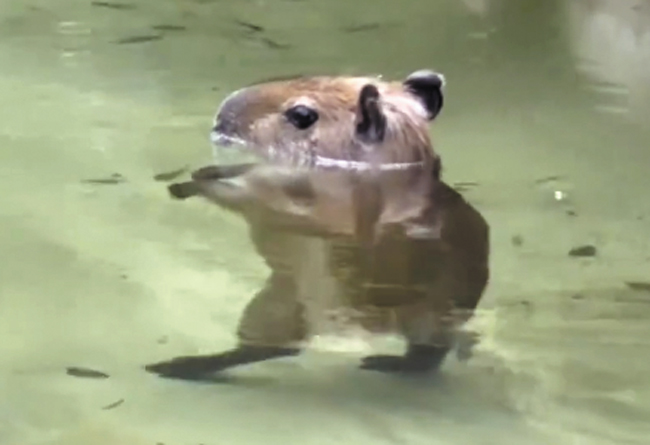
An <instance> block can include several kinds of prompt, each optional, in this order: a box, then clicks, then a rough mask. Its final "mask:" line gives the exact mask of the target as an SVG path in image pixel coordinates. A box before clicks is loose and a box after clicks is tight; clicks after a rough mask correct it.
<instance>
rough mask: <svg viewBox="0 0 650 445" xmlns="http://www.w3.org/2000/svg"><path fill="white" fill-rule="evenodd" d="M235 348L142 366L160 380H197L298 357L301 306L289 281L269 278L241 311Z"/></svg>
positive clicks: (303, 334) (281, 277) (302, 330)
mask: <svg viewBox="0 0 650 445" xmlns="http://www.w3.org/2000/svg"><path fill="white" fill-rule="evenodd" d="M237 334H238V337H239V345H238V346H237V347H235V348H233V349H230V350H227V351H224V352H220V353H217V354H210V355H196V356H182V357H176V358H173V359H171V360H168V361H164V362H159V363H154V364H150V365H147V366H145V369H146V370H147V371H148V372H151V373H154V374H158V375H160V376H162V377H169V378H177V379H185V380H201V379H203V378H205V377H206V376H208V375H209V374H213V373H216V372H219V371H224V370H226V369H228V368H233V367H236V366H241V365H247V364H252V363H256V362H261V361H265V360H270V359H274V358H280V357H287V356H292V355H297V354H299V353H300V348H299V346H298V344H299V343H300V342H301V341H302V340H304V338H305V337H306V329H305V323H304V320H303V311H302V305H301V304H300V303H299V302H298V301H297V298H296V293H295V287H294V284H293V280H291V279H290V277H287V276H284V275H274V276H272V277H270V278H269V279H268V281H267V283H266V285H265V286H264V288H263V289H262V290H261V291H260V292H258V293H257V295H255V297H254V298H253V299H252V300H251V301H250V303H248V305H247V306H246V308H245V309H244V314H243V316H242V318H241V320H240V323H239V328H238V332H237Z"/></svg>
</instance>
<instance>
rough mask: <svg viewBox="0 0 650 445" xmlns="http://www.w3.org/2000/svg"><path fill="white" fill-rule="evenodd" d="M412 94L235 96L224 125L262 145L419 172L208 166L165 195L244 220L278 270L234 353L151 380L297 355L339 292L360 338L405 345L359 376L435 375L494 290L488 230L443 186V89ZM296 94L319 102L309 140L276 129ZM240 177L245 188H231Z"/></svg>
mask: <svg viewBox="0 0 650 445" xmlns="http://www.w3.org/2000/svg"><path fill="white" fill-rule="evenodd" d="M415 80H416V81H417V82H425V83H426V82H435V81H436V79H435V78H426V77H425V78H419V79H415ZM411 87H412V85H410V84H409V82H408V79H407V80H406V81H405V82H403V83H383V82H379V83H377V82H375V83H372V82H370V81H369V80H368V79H356V78H352V79H350V78H306V79H292V80H287V81H278V82H273V83H266V84H261V85H257V86H253V87H251V88H253V93H251V92H250V91H244V92H239V93H236V94H235V95H233V96H231V97H230V98H228V99H227V100H226V101H225V103H224V105H223V106H222V108H221V110H220V116H218V117H217V119H216V126H217V127H219V126H220V125H221V127H222V128H221V129H220V131H227V132H229V133H228V134H234V135H236V136H237V138H240V139H245V140H246V141H247V142H250V143H249V146H251V147H253V149H254V150H255V149H258V150H263V147H265V146H273V147H275V148H278V147H279V148H282V147H288V145H287V144H289V143H290V144H291V147H290V149H292V150H295V149H296V147H298V148H299V149H301V150H315V151H317V153H318V154H319V155H323V156H327V157H330V158H334V159H352V160H362V161H365V162H370V163H373V162H378V163H384V164H385V163H391V162H420V163H421V165H420V166H418V167H415V168H411V169H406V170H397V171H383V172H380V171H377V170H372V169H371V170H368V171H349V170H345V169H329V170H328V169H313V168H311V169H306V170H305V169H298V168H292V167H291V166H290V168H284V167H283V166H282V165H273V164H272V163H271V164H270V165H269V164H266V165H240V166H210V167H206V168H203V169H200V170H197V171H196V172H194V173H193V177H192V181H188V182H186V183H179V184H173V185H172V186H170V193H171V194H172V196H174V197H176V198H179V199H185V198H188V197H191V196H202V197H204V198H207V199H208V200H210V201H212V202H213V203H215V204H217V205H219V206H221V207H224V208H227V209H229V210H231V211H235V212H237V213H239V214H241V215H242V216H243V217H244V218H245V219H246V220H247V222H248V224H249V227H250V233H251V237H252V239H253V242H254V244H255V246H256V248H257V250H258V253H259V254H260V255H261V256H262V257H263V258H264V259H265V260H266V261H267V264H268V265H269V267H270V269H271V275H270V276H269V278H268V280H267V283H266V285H265V286H264V288H263V289H261V290H260V291H259V292H258V293H257V295H256V296H255V297H254V298H253V300H252V301H251V302H250V303H249V305H248V306H247V307H246V309H245V311H244V314H243V315H242V318H241V320H240V326H239V329H238V337H239V344H238V345H237V346H236V347H235V348H234V349H232V350H229V351H225V352H222V353H217V354H214V355H208V356H188V357H177V358H175V359H172V360H169V361H164V362H160V363H155V364H151V365H148V366H147V367H146V368H147V370H148V371H150V372H153V373H156V374H159V375H161V376H164V377H173V378H182V379H201V378H204V377H205V376H206V375H207V374H210V373H213V372H217V371H223V370H225V369H228V368H231V367H234V366H239V365H243V364H248V363H254V362H259V361H263V360H267V359H270V358H274V357H281V356H287V355H295V354H298V353H299V352H300V350H301V349H302V347H303V346H304V343H305V342H306V341H308V340H309V338H310V337H311V336H312V335H314V334H318V332H317V330H316V331H314V326H313V318H310V314H309V312H310V311H312V312H313V311H314V310H316V311H317V312H318V311H320V312H323V311H325V310H327V309H332V307H328V306H327V304H328V303H327V302H326V301H325V300H326V299H327V298H331V294H332V293H334V296H335V297H336V299H337V300H336V301H337V302H338V303H337V304H338V305H340V306H341V307H346V308H350V309H352V310H353V311H354V313H355V314H356V315H355V316H356V317H357V319H356V322H357V323H359V324H360V325H361V326H363V327H364V328H365V329H366V330H368V331H370V332H398V333H400V334H401V335H402V336H403V337H404V338H405V339H406V341H407V349H406V351H405V354H404V355H400V356H386V355H378V356H370V357H366V358H364V359H363V361H362V365H361V367H362V368H364V369H373V370H379V371H387V372H426V371H431V370H435V369H438V368H439V366H440V365H441V363H442V361H443V359H444V358H445V356H446V355H447V353H448V352H449V350H450V349H451V347H452V346H453V343H454V335H455V332H456V329H457V327H458V326H459V325H462V323H463V322H464V321H466V320H467V319H469V318H470V317H471V315H472V313H473V311H474V309H475V308H476V306H477V304H478V302H479V300H480V298H481V296H482V294H483V292H484V289H485V287H486V285H487V282H488V276H489V269H488V256H489V230H488V226H487V223H486V222H485V220H484V219H483V218H482V217H481V215H480V214H479V213H478V212H477V211H476V210H475V209H473V208H472V207H471V206H470V205H469V204H468V203H467V202H466V201H465V200H464V199H463V198H462V196H461V195H459V194H458V193H457V192H456V191H454V190H453V189H451V188H450V187H449V186H447V185H446V184H445V183H444V182H443V181H442V180H441V178H440V170H441V169H440V159H439V157H438V156H437V155H436V154H435V152H434V151H433V150H432V147H431V143H430V141H429V137H428V128H427V123H428V121H430V120H432V119H433V118H434V117H435V116H436V115H437V113H438V112H439V108H440V107H441V106H442V95H441V94H437V91H438V90H439V89H440V87H441V85H436V84H434V85H433V90H432V89H431V85H426V84H425V85H424V87H423V89H422V90H421V91H417V86H416V87H415V89H416V91H413V90H412V89H411ZM296 98H298V99H299V101H302V102H307V103H311V104H315V105H316V106H318V110H319V112H320V114H321V115H320V118H319V121H320V122H318V123H317V125H316V127H315V128H313V129H312V131H311V133H310V134H308V135H307V137H305V136H304V135H305V133H306V132H302V133H300V136H296V134H295V132H294V131H293V130H292V129H291V128H288V127H286V126H280V125H279V124H278V122H279V120H278V118H277V117H278V115H279V112H278V110H281V109H286V107H288V106H291V104H292V101H295V100H296ZM400 106H401V108H400ZM436 107H437V108H436ZM319 125H320V127H319ZM337 125H338V127H337ZM274 126H275V133H273V130H274V128H273V127H274ZM301 138H302V139H301ZM324 138H325V139H324ZM328 138H329V139H328ZM305 141H306V142H305ZM260 153H261V154H262V155H264V152H260ZM271 160H273V158H272V157H271ZM232 177H238V178H239V179H240V183H239V184H233V183H231V182H228V181H227V179H229V178H232ZM242 180H243V181H242ZM242 184H243V185H242ZM306 263H309V264H312V265H314V264H321V265H322V266H323V267H324V269H323V268H321V269H318V268H314V269H316V273H317V274H318V273H319V274H320V275H314V274H313V273H314V271H310V270H308V269H306V268H302V264H306ZM324 270H328V271H329V273H324ZM328 292H329V294H330V296H329V297H321V295H323V296H324V295H325V294H326V293H328ZM308 293H309V294H310V295H308V296H306V294H308ZM311 293H313V295H311ZM312 306H314V307H315V308H316V309H314V308H313V307H312ZM334 309H336V308H334Z"/></svg>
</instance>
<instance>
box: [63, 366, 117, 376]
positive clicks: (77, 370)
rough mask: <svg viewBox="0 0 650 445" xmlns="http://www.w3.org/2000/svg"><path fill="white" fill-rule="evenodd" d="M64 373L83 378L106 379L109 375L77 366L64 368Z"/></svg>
mask: <svg viewBox="0 0 650 445" xmlns="http://www.w3.org/2000/svg"><path fill="white" fill-rule="evenodd" d="M66 374H68V375H69V376H72V377H79V378H84V379H107V378H108V377H109V375H108V374H106V373H104V372H101V371H96V370H94V369H90V368H81V367H77V366H71V367H68V368H66Z"/></svg>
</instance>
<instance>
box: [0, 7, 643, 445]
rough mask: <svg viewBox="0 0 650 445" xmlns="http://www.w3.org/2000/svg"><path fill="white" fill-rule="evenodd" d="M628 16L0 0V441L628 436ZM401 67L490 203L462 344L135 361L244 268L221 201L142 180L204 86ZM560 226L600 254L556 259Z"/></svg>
mask: <svg viewBox="0 0 650 445" xmlns="http://www.w3.org/2000/svg"><path fill="white" fill-rule="evenodd" d="M648 11H650V8H649V7H648V4H647V2H645V1H640V0H629V1H628V0H600V1H597V0H593V1H587V0H585V1H578V0H575V1H568V0H567V1H564V2H560V1H551V0H528V1H526V2H522V1H521V0H500V1H489V0H483V1H481V0H464V1H453V0H440V1H437V2H428V1H415V0H399V1H397V0H377V1H374V2H368V1H357V2H349V1H342V0H341V1H340V0H328V1H326V2H325V1H316V0H303V1H299V0H293V1H291V0H266V1H260V0H258V1H249V0H242V1H237V2H235V1H226V0H213V1H210V0H194V1H193V0H158V1H153V0H151V1H145V0H140V1H136V0H134V1H130V0H121V1H120V2H112V1H109V2H105V3H102V2H95V4H94V5H93V4H92V2H89V1H81V0H59V1H57V2H51V1H45V0H40V1H39V0H31V1H18V0H5V1H4V2H2V3H1V4H0V37H1V38H0V66H1V67H2V69H1V70H0V97H1V98H2V103H3V107H2V108H1V109H0V141H1V143H2V145H1V148H0V184H1V187H2V190H3V194H2V197H1V198H0V206H1V209H2V212H1V215H2V218H0V246H1V248H0V261H1V264H2V267H1V268H0V283H1V284H0V302H1V304H0V338H2V341H1V342H0V373H2V379H1V380H0V442H1V443H3V444H8V445H13V444H16V445H18V444H20V445H25V444H36V443H38V444H66V445H68V444H70V445H72V444H90V443H92V444H96V445H104V444H106V445H114V444H115V445H117V444H120V445H126V444H138V445H140V444H155V443H165V444H169V445H173V444H206V445H209V444H215V445H216V444H227V443H238V444H259V443H275V442H277V443H300V444H334V443H340V444H350V445H352V444H354V445H358V444H366V443H368V444H370V443H372V444H384V443H385V444H404V445H411V444H413V445H419V444H427V445H430V444H445V445H447V444H503V443H505V442H506V441H512V442H516V443H525V444H580V445H583V444H589V445H591V444H596V445H599V444H643V443H647V437H650V436H649V435H650V422H649V419H650V385H649V384H648V379H647V369H648V366H649V365H650V358H648V357H650V343H649V342H648V340H647V339H648V337H649V335H650V323H649V319H650V293H649V292H648V291H647V290H644V289H643V288H642V286H641V289H639V286H636V288H634V289H633V288H631V287H630V286H629V285H626V282H641V283H647V282H649V281H650V253H649V252H650V251H649V244H650V242H649V240H650V223H649V219H648V218H650V199H648V187H650V176H648V174H647V166H648V165H649V162H650V150H648V142H650V138H649V137H648V132H647V130H646V129H647V126H648V116H650V114H648V110H649V105H650V101H649V100H648V99H649V92H650V89H649V86H650V74H648V73H650V63H649V60H650V59H649V57H650V16H649V15H648V14H649V13H648ZM420 68H433V69H436V70H439V71H441V72H443V73H444V74H445V75H446V77H447V80H448V87H447V92H446V95H447V96H446V97H447V100H446V108H445V109H444V111H443V113H442V114H441V116H440V118H439V120H438V121H437V122H436V123H435V124H434V125H433V128H432V134H433V137H434V140H435V141H436V149H437V150H439V151H440V153H441V155H442V156H443V160H444V165H445V175H446V178H447V180H448V181H450V182H470V183H473V184H474V185H473V186H471V187H469V189H468V190H467V191H466V196H467V198H468V199H469V200H470V201H471V202H472V203H473V204H475V205H476V206H477V207H478V208H479V209H480V210H481V211H482V212H483V213H484V214H485V216H486V217H487V218H488V219H489V221H490V224H491V226H492V239H493V252H494V253H493V279H492V283H491V285H490V288H489V290H488V293H487V295H486V296H485V299H484V300H483V302H482V303H481V310H480V313H479V314H478V316H477V319H476V326H477V328H478V329H480V330H481V332H482V334H483V343H481V345H480V346H479V347H478V348H477V351H476V355H475V357H474V358H473V359H472V360H471V361H470V362H468V363H467V364H460V363H457V362H456V361H455V360H453V359H450V360H449V362H448V363H447V365H446V367H445V370H444V373H443V375H442V377H441V379H439V380H437V381H435V382H427V383H422V382H419V383H417V384H416V383H414V382H409V381H406V382H404V381H399V380H397V379H391V378H388V377H386V376H380V375H374V374H372V373H371V374H367V373H363V372H361V371H358V370H356V368H355V366H356V363H357V359H358V357H356V356H354V355H353V354H343V353H326V352H318V351H315V352H310V353H308V354H306V355H305V357H303V358H301V359H299V360H287V361H278V362H275V363H268V364H261V365H257V366H255V367H250V368H247V369H242V370H241V371H240V370H238V371H237V373H236V376H235V377H234V381H233V383H234V384H231V385H192V384H187V383H179V382H168V381H163V380H160V379H156V378H155V377H153V376H151V375H148V374H146V373H144V372H143V371H142V369H141V365H142V364H144V363H148V362H151V361H154V360H158V359H162V358H166V357H170V356H174V355H181V354H191V353H197V352H208V351H214V350H220V349H224V348H227V347H229V346H230V345H231V344H232V342H233V341H234V329H235V326H236V323H237V318H238V315H239V313H240V311H241V309H242V308H243V306H244V305H245V304H246V302H247V299H248V298H250V296H252V294H253V293H254V292H255V290H256V289H257V288H258V287H259V286H260V284H261V283H262V281H263V279H264V277H265V274H266V270H265V268H264V266H263V264H262V262H261V260H260V259H259V258H258V257H257V256H256V255H255V254H254V252H253V249H252V246H251V245H250V243H249V241H248V239H247V235H246V229H245V227H244V225H243V223H242V222H241V221H240V220H239V219H238V218H236V217H235V216H233V215H231V214H228V213H225V212H222V211H220V210H217V209H214V208H210V207H208V206H206V205H202V203H195V204H190V203H183V204H179V203H177V202H172V201H170V200H169V199H168V197H167V194H166V192H165V188H164V184H162V183H160V182H156V181H154V180H153V176H154V175H155V174H157V173H160V172H165V171H171V170H175V169H178V168H182V167H184V166H186V165H190V166H197V165H202V164H203V163H205V162H206V161H208V160H209V159H210V156H211V152H210V147H209V144H208V137H207V135H208V131H209V128H210V124H211V118H212V114H213V112H214V110H215V107H216V106H217V104H218V102H219V101H220V100H222V99H223V98H224V97H225V95H226V94H227V93H228V92H229V91H231V90H233V89H236V88H239V87H240V86H241V85H243V84H245V83H248V82H252V81H256V80H260V79H264V78H267V77H273V76H277V75H286V74H296V73H306V74H310V73H322V72H325V73H334V74H368V73H369V74H383V75H384V76H386V77H401V76H404V75H406V74H408V73H409V72H411V71H414V70H416V69H420ZM115 175H119V176H115ZM88 179H101V180H107V181H104V182H108V183H105V184H96V183H87V182H84V181H85V180H88ZM583 245H592V246H595V247H596V249H597V254H596V256H595V257H590V258H577V257H572V256H570V255H569V251H570V250H571V249H572V248H574V247H579V246H583ZM71 365H76V366H86V367H90V368H94V369H99V370H102V371H104V372H106V373H108V374H109V375H110V378H109V379H104V380H82V379H75V378H73V377H70V376H67V375H65V372H64V369H65V367H66V366H71ZM115 404H117V405H116V406H113V407H112V408H111V406H112V405H115ZM107 407H109V409H104V408H107Z"/></svg>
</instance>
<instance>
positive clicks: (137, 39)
mask: <svg viewBox="0 0 650 445" xmlns="http://www.w3.org/2000/svg"><path fill="white" fill-rule="evenodd" d="M162 38H163V36H162V35H161V34H145V35H141V36H132V37H124V38H123V39H119V40H117V41H116V42H115V43H117V44H118V45H128V44H133V43H146V42H153V41H155V40H161V39H162Z"/></svg>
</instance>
